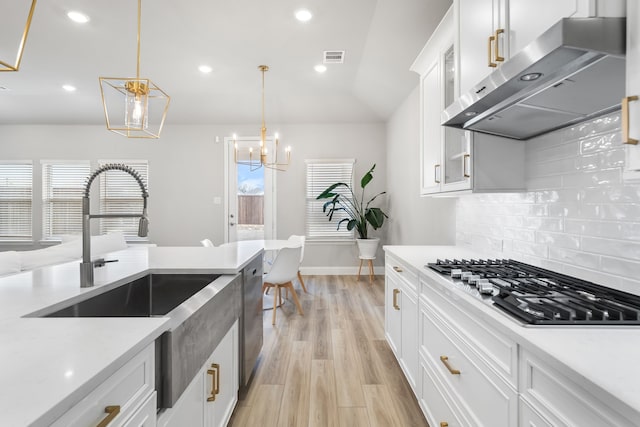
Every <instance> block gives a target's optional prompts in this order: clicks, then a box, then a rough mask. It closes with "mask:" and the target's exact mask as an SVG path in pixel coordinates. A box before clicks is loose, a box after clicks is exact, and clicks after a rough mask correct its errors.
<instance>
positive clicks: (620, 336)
mask: <svg viewBox="0 0 640 427" xmlns="http://www.w3.org/2000/svg"><path fill="white" fill-rule="evenodd" d="M384 250H385V252H386V253H387V254H389V255H392V256H394V257H396V258H399V259H400V260H402V261H404V262H405V263H406V264H408V266H409V267H411V268H412V269H413V270H414V272H415V273H416V274H418V275H420V277H421V278H425V279H427V281H429V280H431V281H433V280H435V281H438V282H439V283H442V284H450V282H449V280H448V279H447V278H445V277H443V276H441V275H440V274H438V273H437V272H435V271H433V270H431V269H429V268H425V265H426V264H427V263H429V262H435V260H436V259H438V258H439V259H444V258H449V259H453V258H458V259H460V258H466V259H469V258H474V259H483V258H487V256H486V254H485V255H483V254H481V253H478V252H475V251H472V250H470V249H468V248H464V247H457V246H385V247H384ZM451 290H452V292H456V293H457V294H458V295H459V296H460V298H458V299H457V301H459V302H460V303H461V304H466V305H467V307H466V309H467V310H469V311H473V312H474V314H476V315H477V316H478V317H479V319H480V320H481V321H485V322H490V323H491V325H492V326H494V327H496V328H497V329H499V330H500V331H502V332H503V333H505V334H507V335H508V336H510V337H511V338H513V339H514V340H515V341H516V342H517V343H518V344H519V345H520V346H522V347H523V348H525V349H527V350H529V351H531V352H532V353H535V354H536V355H537V356H539V357H541V358H542V359H543V360H544V361H545V362H546V363H549V364H550V365H552V366H554V367H555V368H556V369H558V370H560V371H561V372H571V373H572V374H573V375H572V376H573V377H576V378H580V379H581V381H580V384H582V385H583V386H584V387H585V388H586V390H588V391H589V392H590V393H592V394H593V395H594V396H597V397H598V398H599V399H600V400H602V401H603V402H605V403H607V404H609V405H610V406H611V407H612V408H614V409H615V408H620V407H624V408H626V409H628V410H631V411H632V412H635V413H636V414H637V419H640V364H639V363H638V361H640V326H637V327H636V326H630V327H599V326H591V327H589V326H565V327H560V326H530V327H525V326H522V325H521V324H520V323H519V322H518V321H517V320H514V319H513V318H511V317H510V316H508V315H506V314H504V313H503V312H502V311H501V310H500V309H498V308H496V307H493V306H491V305H488V304H485V303H483V302H481V301H480V300H478V299H476V298H475V297H473V296H471V295H469V294H467V293H466V292H464V291H462V290H459V289H457V288H455V287H453V286H451ZM625 412H626V411H625Z"/></svg>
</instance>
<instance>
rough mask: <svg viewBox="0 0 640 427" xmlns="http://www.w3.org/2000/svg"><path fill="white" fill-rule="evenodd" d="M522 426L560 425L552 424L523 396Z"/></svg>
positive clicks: (521, 409)
mask: <svg viewBox="0 0 640 427" xmlns="http://www.w3.org/2000/svg"><path fill="white" fill-rule="evenodd" d="M519 410H520V424H518V425H519V426H520V427H560V424H551V422H549V421H547V420H546V419H545V418H544V417H543V416H542V415H541V414H540V413H539V412H538V411H536V410H535V409H533V407H532V406H531V405H530V404H529V403H528V402H527V401H526V400H525V399H523V398H520V406H519Z"/></svg>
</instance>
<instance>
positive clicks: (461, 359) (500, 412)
mask: <svg viewBox="0 0 640 427" xmlns="http://www.w3.org/2000/svg"><path fill="white" fill-rule="evenodd" d="M427 286H428V285H427ZM422 288H423V289H425V285H423V287H422ZM457 311H458V310H457V309H454V310H453V311H451V310H447V309H445V308H444V307H438V306H436V305H434V304H433V303H432V302H431V301H430V300H429V295H428V294H425V293H421V297H420V354H421V357H423V358H424V363H426V365H427V367H428V368H430V370H431V371H432V372H433V374H434V375H435V377H436V378H437V381H438V382H440V383H441V384H442V388H443V389H444V390H445V393H443V398H444V400H445V403H446V407H448V408H455V407H457V408H459V409H458V411H453V412H452V414H448V413H446V412H444V413H439V412H436V410H437V408H433V410H432V412H433V413H432V416H433V417H434V418H432V419H428V421H429V423H431V424H434V423H436V422H440V421H439V420H440V419H441V418H443V417H447V416H449V417H450V416H451V415H454V416H456V417H458V418H461V419H468V420H470V423H467V425H477V426H491V427H512V426H515V425H517V422H518V394H517V389H516V387H515V385H514V384H512V383H510V382H508V381H505V380H504V378H503V377H502V376H500V375H498V374H497V372H496V371H495V368H496V365H498V364H499V363H500V362H501V361H499V360H492V359H491V356H492V355H493V354H491V353H489V352H487V351H485V348H483V347H482V346H481V345H478V344H476V342H477V340H476V339H475V337H473V336H471V331H468V330H466V329H461V328H458V327H457V326H458V325H459V324H460V323H459V320H460V317H459V315H458V313H456V312H457ZM483 326H484V327H485V328H486V325H483ZM492 334H495V332H493V331H492ZM482 344H488V346H489V347H490V346H491V344H492V343H484V342H483V343H482ZM513 347H514V348H515V343H513ZM423 390H424V386H423ZM487 402H490V404H487ZM427 404H428V403H427ZM441 407H443V406H442V405H441ZM436 425H437V424H436Z"/></svg>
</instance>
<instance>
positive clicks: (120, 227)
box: [99, 160, 149, 240]
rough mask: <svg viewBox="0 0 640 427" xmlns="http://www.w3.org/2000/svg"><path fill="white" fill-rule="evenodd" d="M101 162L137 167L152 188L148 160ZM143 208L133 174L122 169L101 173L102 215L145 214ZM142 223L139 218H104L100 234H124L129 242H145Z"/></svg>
mask: <svg viewBox="0 0 640 427" xmlns="http://www.w3.org/2000/svg"><path fill="white" fill-rule="evenodd" d="M99 163H100V166H102V165H104V164H107V163H122V164H125V165H127V166H129V167H131V168H133V169H134V170H135V171H136V172H138V173H139V174H140V177H141V178H142V181H143V182H144V183H145V185H146V186H147V188H148V185H149V184H148V183H149V164H148V162H147V161H146V160H109V161H106V160H104V161H103V160H101V161H100V162H99ZM142 206H143V200H142V193H141V191H140V186H139V185H138V182H137V181H136V180H135V179H134V178H133V177H132V176H131V175H129V174H128V173H126V172H123V171H119V170H109V171H106V172H103V173H102V174H100V213H103V214H120V213H132V214H141V213H142ZM138 223H139V219H138V218H102V219H100V234H106V233H109V232H114V231H121V232H122V233H123V234H124V235H125V237H126V238H127V239H141V238H139V237H138ZM144 240H146V238H144Z"/></svg>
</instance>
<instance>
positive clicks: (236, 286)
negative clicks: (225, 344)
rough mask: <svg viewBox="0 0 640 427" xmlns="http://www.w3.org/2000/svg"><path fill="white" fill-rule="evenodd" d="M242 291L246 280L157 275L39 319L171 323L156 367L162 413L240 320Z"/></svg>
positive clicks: (158, 348)
mask: <svg viewBox="0 0 640 427" xmlns="http://www.w3.org/2000/svg"><path fill="white" fill-rule="evenodd" d="M241 291H242V275H241V274H235V275H216V274H155V273H154V274H148V275H146V276H143V277H140V278H138V279H135V280H132V281H131V282H128V283H124V284H122V285H120V286H118V287H116V288H114V289H111V290H109V291H106V292H104V293H101V294H99V295H95V296H91V297H89V298H87V299H85V300H83V301H79V302H75V303H74V304H72V305H69V306H67V307H64V308H62V309H58V310H57V311H54V312H52V313H41V314H40V315H38V317H152V316H166V317H169V318H170V319H171V320H170V322H169V325H170V326H169V330H168V331H166V332H164V333H163V334H162V335H161V336H160V337H159V338H158V339H157V340H156V343H155V345H156V364H155V365H156V388H157V391H158V407H159V408H170V407H172V406H173V405H174V403H175V402H176V401H177V400H178V398H179V397H180V395H182V392H183V391H184V390H185V388H186V387H187V386H188V385H189V383H190V382H191V380H192V379H193V378H194V377H195V375H196V374H197V373H198V371H199V369H200V368H201V367H202V365H203V364H204V363H205V361H206V360H207V358H208V357H209V356H210V355H211V353H213V350H215V348H216V347H217V346H218V344H219V343H220V341H221V340H222V338H223V337H224V335H225V334H226V332H227V331H228V330H229V328H230V327H231V326H232V325H233V323H234V322H235V321H236V319H238V318H239V317H240V315H241V310H242V306H241Z"/></svg>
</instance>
